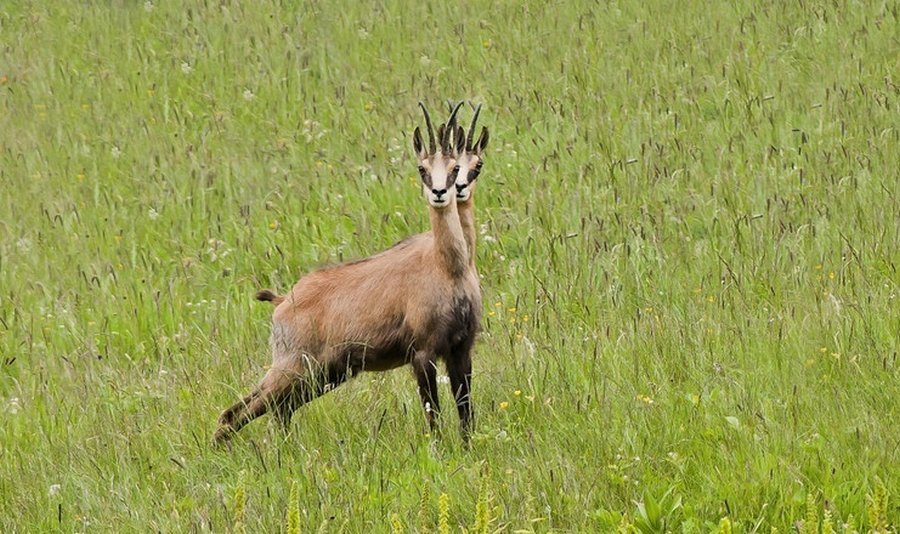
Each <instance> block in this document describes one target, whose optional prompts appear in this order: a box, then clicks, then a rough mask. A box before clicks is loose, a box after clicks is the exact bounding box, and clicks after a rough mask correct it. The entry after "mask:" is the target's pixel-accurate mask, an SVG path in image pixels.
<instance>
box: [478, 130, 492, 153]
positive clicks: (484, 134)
mask: <svg viewBox="0 0 900 534" xmlns="http://www.w3.org/2000/svg"><path fill="white" fill-rule="evenodd" d="M489 138H490V136H489V135H488V129H487V126H484V127H482V128H481V136H479V137H478V142H477V143H475V153H476V154H478V155H481V153H482V152H484V149H485V148H486V147H487V144H488V139H489Z"/></svg>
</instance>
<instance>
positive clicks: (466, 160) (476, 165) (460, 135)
mask: <svg viewBox="0 0 900 534" xmlns="http://www.w3.org/2000/svg"><path fill="white" fill-rule="evenodd" d="M479 113H481V104H478V107H476V108H475V114H474V115H472V124H471V125H470V126H469V131H468V132H466V131H465V130H463V127H462V126H456V128H455V136H456V143H455V145H456V147H455V152H454V157H455V159H456V166H457V168H458V169H459V170H458V172H457V174H456V201H457V202H468V201H469V199H470V198H472V193H473V191H474V190H475V180H476V179H477V178H478V174H479V173H481V166H482V164H484V149H485V148H486V147H487V144H488V129H487V128H486V127H482V128H481V135H480V136H478V140H477V141H475V124H476V123H477V122H478V114H479Z"/></svg>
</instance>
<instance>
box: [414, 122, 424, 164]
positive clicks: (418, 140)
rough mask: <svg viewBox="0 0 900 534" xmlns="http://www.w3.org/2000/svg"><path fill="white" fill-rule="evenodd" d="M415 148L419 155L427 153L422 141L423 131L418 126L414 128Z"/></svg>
mask: <svg viewBox="0 0 900 534" xmlns="http://www.w3.org/2000/svg"><path fill="white" fill-rule="evenodd" d="M413 150H415V151H416V154H418V155H419V157H422V156H423V155H424V153H425V146H424V144H423V142H422V132H421V131H420V130H419V127H418V126H416V129H415V130H413Z"/></svg>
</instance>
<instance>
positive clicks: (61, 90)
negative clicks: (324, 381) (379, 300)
mask: <svg viewBox="0 0 900 534" xmlns="http://www.w3.org/2000/svg"><path fill="white" fill-rule="evenodd" d="M110 4H113V5H110ZM283 4H291V3H289V2H280V1H277V0H271V1H268V2H260V3H254V4H250V3H237V2H230V1H224V2H219V1H209V2H206V1H202V2H191V3H189V5H181V3H179V2H162V1H160V2H154V3H153V4H150V3H147V4H146V8H145V4H143V3H140V2H96V3H92V2H24V1H13V2H5V3H4V4H3V6H2V7H0V189H2V193H0V414H2V416H0V531H4V532H8V531H48V530H55V529H58V530H61V531H66V532H69V531H73V532H74V531H118V532H131V531H151V530H152V531H157V530H158V531H182V530H205V529H208V530H212V531H216V532H222V531H226V530H231V529H233V528H234V527H235V525H236V524H237V525H239V526H242V527H243V528H245V529H246V531H247V532H260V531H278V530H287V529H288V527H289V525H292V526H297V527H299V528H300V529H301V530H302V531H305V532H308V531H317V530H323V531H337V530H339V529H341V528H344V529H346V530H347V531H350V532H355V531H363V530H374V531H376V532H381V531H388V530H389V529H391V528H392V526H393V527H396V526H397V525H400V528H401V529H408V528H412V527H413V526H414V525H423V524H424V527H423V528H421V530H422V531H428V530H436V529H437V528H438V524H439V517H438V515H439V513H438V508H439V506H438V501H439V497H441V495H442V494H446V497H443V499H442V500H443V501H444V502H445V503H447V504H448V506H449V508H448V512H447V515H446V517H444V519H445V520H446V521H445V522H446V524H447V525H450V526H451V527H452V528H453V530H454V531H457V530H458V529H457V526H458V525H465V526H467V527H469V528H471V527H472V526H473V525H475V523H476V519H477V520H478V521H479V522H480V524H481V526H484V523H485V522H489V527H488V528H501V527H502V528H505V529H506V531H508V532H512V531H515V530H518V529H524V530H530V529H534V530H535V531H541V532H544V531H550V530H554V531H582V532H584V531H610V530H614V529H615V528H616V525H618V524H619V522H620V518H621V514H623V513H626V514H628V518H629V520H632V521H634V522H635V523H636V524H639V526H642V528H644V531H647V532H650V531H661V530H662V528H664V527H662V526H661V524H662V522H663V521H666V522H667V523H666V527H665V528H669V529H671V530H673V531H676V532H681V531H683V532H709V531H710V530H711V529H714V528H717V526H718V525H720V520H721V519H722V518H723V517H726V516H727V517H729V518H730V519H729V520H730V524H732V525H733V528H734V531H735V532H753V531H759V532H768V531H769V528H770V527H777V528H778V529H779V530H780V531H781V532H785V531H788V530H789V529H790V528H791V526H792V525H793V524H794V521H796V520H801V519H802V518H804V517H808V513H809V512H808V510H807V497H808V495H811V496H812V501H813V503H814V504H815V506H818V507H821V509H823V510H824V509H828V510H829V511H830V513H831V515H832V517H833V518H834V522H835V524H837V525H839V526H840V525H841V524H842V523H843V522H844V521H846V520H847V518H848V517H849V516H850V515H853V516H854V517H855V518H856V525H857V526H858V527H859V528H860V529H861V530H866V529H867V528H869V527H870V526H872V523H870V521H872V520H870V519H869V515H868V514H867V502H868V501H867V495H870V496H872V497H871V499H870V500H873V499H874V501H877V502H882V501H880V500H879V499H880V497H879V495H883V493H884V492H886V493H887V494H888V495H890V496H891V497H892V500H888V501H887V502H888V504H887V509H886V510H885V514H886V516H887V520H888V521H890V522H892V524H894V525H897V524H898V523H900V512H898V508H897V506H898V505H897V503H898V501H900V499H898V498H897V496H900V476H898V474H897V466H898V465H900V432H898V428H900V362H898V351H900V342H898V337H900V336H898V332H900V298H898V291H900V274H898V267H900V196H898V195H900V171H898V169H900V129H898V126H900V123H898V117H900V89H898V84H900V80H898V78H897V76H898V73H900V31H898V28H900V7H898V4H897V3H896V2H894V1H884V2H882V1H876V2H853V1H842V0H835V1H827V2H817V1H799V2H794V1H792V2H774V1H764V2H751V1H737V2H729V3H719V4H714V5H709V3H707V2H699V1H686V2H678V3H675V4H677V5H672V3H670V2H660V1H657V0H650V1H649V2H647V1H645V2H611V3H605V4H602V5H587V4H585V5H554V6H543V5H542V4H538V3H535V4H533V5H530V6H519V5H517V4H518V3H516V2H499V3H487V2H484V3H481V5H475V4H473V5H463V4H459V3H452V2H451V3H445V4H443V5H441V6H437V5H434V6H432V5H429V4H430V3H426V2H410V1H403V0H387V1H386V2H381V3H377V4H376V5H374V6H370V7H362V6H346V5H341V6H338V3H335V2H315V1H313V2H309V3H307V4H306V5H304V6H290V5H283ZM447 98H455V99H460V98H467V99H473V100H476V101H483V102H484V103H485V109H484V111H483V112H482V121H483V123H484V124H486V125H488V126H489V127H490V129H491V139H492V141H491V145H490V146H489V148H488V155H487V161H486V164H485V167H484V171H483V173H482V177H481V178H480V179H479V182H480V187H479V190H478V209H479V211H478V219H479V224H481V225H483V226H482V229H483V230H482V234H483V235H482V237H481V241H480V245H479V250H478V262H479V268H480V271H481V274H482V275H483V290H484V294H485V320H484V333H483V335H482V337H481V339H480V341H479V343H478V345H477V347H476V354H475V376H474V394H475V395H476V396H475V406H476V412H477V414H478V422H477V433H476V435H475V437H474V439H473V442H472V445H471V448H470V449H468V450H467V449H465V448H464V447H463V446H462V444H461V443H460V440H459V437H458V436H457V435H456V431H455V429H456V422H457V420H456V415H455V413H452V412H453V411H452V410H449V411H447V410H445V414H444V417H443V420H442V425H443V427H444V431H443V433H442V434H443V435H442V436H441V437H440V438H439V439H437V440H434V441H432V440H431V439H430V438H429V437H427V436H425V435H424V431H425V425H424V422H423V417H422V415H421V411H420V407H419V401H418V396H417V395H416V391H415V385H414V380H413V379H412V377H411V374H410V372H409V370H407V369H403V370H398V371H394V372H391V373H384V374H366V375H363V376H362V377H359V378H357V379H356V380H354V381H352V382H351V383H349V384H347V385H345V386H343V387H341V388H340V389H338V390H337V391H335V392H334V393H331V394H329V395H326V396H325V397H323V398H321V399H319V400H317V401H316V402H314V403H312V404H310V405H308V406H306V407H304V408H303V409H301V410H300V411H299V412H298V413H297V415H296V416H295V418H294V423H293V425H292V432H291V433H290V434H289V435H287V436H286V437H285V436H284V435H283V434H281V433H280V432H279V431H278V430H277V429H276V428H275V425H270V424H269V420H268V418H265V419H262V420H259V421H257V422H256V423H254V424H252V425H251V426H249V427H247V428H246V429H244V430H243V431H242V432H241V434H240V436H239V437H238V439H237V440H236V442H235V445H234V447H233V449H232V450H230V451H218V450H214V449H212V448H211V447H210V446H209V441H210V437H211V435H212V432H213V430H214V429H215V420H216V417H217V416H218V414H219V412H220V411H221V410H222V409H223V408H224V407H226V406H227V405H228V404H230V403H231V402H233V401H234V400H235V399H236V398H237V397H238V395H240V394H242V393H244V392H246V391H248V390H249V389H250V388H251V387H252V386H253V385H254V384H255V383H256V382H257V381H258V380H259V378H260V377H261V376H262V374H263V372H264V367H265V366H266V365H267V364H268V363H269V354H268V350H267V339H268V321H269V314H270V312H271V308H270V306H268V305H265V304H262V303H258V302H255V301H253V298H252V296H253V294H254V292H255V291H256V290H257V289H258V288H260V287H273V288H276V289H280V290H284V289H286V288H287V287H289V285H290V284H292V283H293V282H294V281H295V280H296V279H297V278H298V277H299V276H300V275H301V274H302V273H304V272H307V271H308V270H310V269H313V268H315V267H316V266H318V265H322V264H326V263H330V262H336V261H341V260H344V259H350V258H356V257H362V256H366V255H369V254H372V253H374V252H377V251H379V250H381V249H383V248H385V247H387V246H390V245H391V244H392V243H394V242H395V241H397V240H399V239H401V238H403V237H405V236H407V235H409V234H411V233H414V232H419V231H423V230H425V229H426V228H427V224H428V218H427V210H426V208H425V204H424V201H423V199H422V198H421V197H420V194H419V187H418V185H417V181H416V171H415V164H414V161H413V158H412V148H411V141H410V132H411V131H412V128H413V127H414V126H415V125H416V124H418V123H419V121H420V118H419V114H418V112H417V108H416V102H417V101H418V100H420V99H422V100H425V101H426V102H427V103H428V104H429V105H430V106H431V107H432V108H438V107H440V106H441V102H443V100H444V99H447ZM466 120H467V119H466ZM441 393H442V395H443V400H444V405H445V407H448V406H449V404H450V403H449V400H450V399H449V391H448V390H447V387H446V386H445V387H444V389H443V390H442V392H441ZM501 403H503V404H501ZM882 485H883V486H882ZM292 487H295V488H296V489H295V495H294V499H293V500H292V499H291V497H290V496H291V488H292ZM479 488H481V489H479ZM426 491H427V494H426V495H425V498H424V499H423V492H426ZM667 492H668V493H667ZM236 494H237V495H241V494H242V495H244V497H242V498H236V497H235V495H236ZM237 501H240V503H241V505H242V506H243V507H241V506H238V502H237ZM289 501H292V502H293V501H295V504H296V506H290V505H289ZM420 501H424V503H425V504H424V505H422V504H420ZM658 502H661V503H662V504H659V505H658V506H657V503H658ZM236 508H237V509H238V510H237V511H236ZM870 508H871V507H870ZM663 509H665V511H662V510H663ZM240 510H243V511H242V512H241V511H240ZM289 510H293V512H291V513H289ZM642 510H643V512H642ZM476 511H478V512H479V513H478V514H476ZM289 515H290V516H291V517H292V520H291V521H289V520H288V517H289ZM476 515H477V516H478V517H477V518H476ZM819 515H820V516H821V514H819ZM642 522H643V523H642ZM724 523H726V522H725V521H723V522H722V524H724ZM809 525H810V522H809V521H807V526H809ZM624 528H625V527H623V529H624Z"/></svg>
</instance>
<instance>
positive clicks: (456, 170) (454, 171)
mask: <svg viewBox="0 0 900 534" xmlns="http://www.w3.org/2000/svg"><path fill="white" fill-rule="evenodd" d="M453 174H459V165H457V166H456V167H453Z"/></svg>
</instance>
